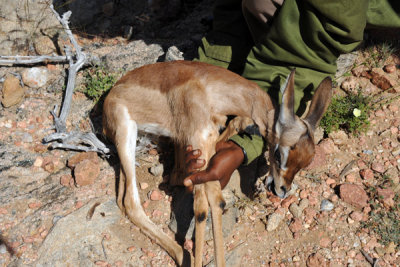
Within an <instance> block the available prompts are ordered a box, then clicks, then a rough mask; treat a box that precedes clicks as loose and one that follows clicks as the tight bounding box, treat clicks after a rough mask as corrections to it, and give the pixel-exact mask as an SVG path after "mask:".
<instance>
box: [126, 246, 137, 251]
mask: <svg viewBox="0 0 400 267" xmlns="http://www.w3.org/2000/svg"><path fill="white" fill-rule="evenodd" d="M126 250H127V251H129V252H132V251H135V250H136V247H135V246H130V247H128V248H127V249H126Z"/></svg>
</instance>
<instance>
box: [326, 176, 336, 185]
mask: <svg viewBox="0 0 400 267" xmlns="http://www.w3.org/2000/svg"><path fill="white" fill-rule="evenodd" d="M325 182H326V184H327V185H329V186H330V185H332V184H336V180H335V179H332V178H328V179H326V181H325Z"/></svg>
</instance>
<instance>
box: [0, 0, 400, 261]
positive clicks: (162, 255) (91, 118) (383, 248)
mask: <svg viewBox="0 0 400 267" xmlns="http://www.w3.org/2000/svg"><path fill="white" fill-rule="evenodd" d="M16 2H18V1H16ZM61 2H62V1H61ZM77 2H79V1H77ZM83 2H85V3H84V4H82V3H83ZM156 2H157V1H156ZM80 3H81V4H82V5H85V4H86V5H88V6H85V8H86V10H93V12H94V15H92V16H89V15H87V17H85V19H86V20H88V19H89V18H90V19H91V21H90V22H93V23H89V24H88V25H90V26H88V28H87V29H86V31H84V30H83V29H84V28H83V27H82V25H81V24H80V23H84V22H86V21H83V22H82V21H79V20H76V21H74V23H75V24H73V26H76V27H77V28H76V29H77V30H76V31H75V36H76V37H77V39H78V42H79V44H80V45H81V46H82V47H83V48H84V51H85V52H87V53H88V54H90V55H92V56H93V57H94V58H96V60H97V62H100V63H101V64H102V66H104V67H105V68H107V70H108V71H110V72H116V73H117V75H121V74H122V73H124V72H126V71H127V70H129V69H132V68H136V67H138V66H141V65H144V64H148V63H152V62H156V61H162V60H164V59H165V58H169V57H171V58H179V57H181V55H180V53H179V51H182V52H183V57H184V58H185V59H191V58H193V55H195V51H196V47H197V45H198V43H199V40H200V38H201V36H202V35H203V34H204V33H205V32H206V31H207V30H208V29H209V27H210V26H209V19H210V15H211V4H212V1H207V0H204V1H202V2H200V3H197V4H195V3H193V2H192V1H187V2H185V5H184V6H183V9H182V10H181V12H180V13H179V14H180V15H179V18H172V17H174V16H175V15H176V14H175V13H174V11H173V10H175V9H172V11H168V12H164V13H161V15H160V13H156V15H154V13H151V12H150V11H151V10H150V8H149V7H147V6H146V4H145V2H144V1H137V3H135V4H133V6H128V5H127V3H128V1H118V2H113V1H102V4H101V5H99V4H98V3H97V5H94V4H93V2H91V1H82V2H80ZM76 5H77V4H74V5H71V6H68V5H65V6H64V7H65V8H67V7H70V9H72V11H75V12H79V11H80V10H81V9H82V8H83V6H76ZM90 5H92V8H90V7H91V6H90ZM10 7H12V5H11V4H10ZM18 8H20V6H18V5H17V6H15V9H16V10H18ZM0 9H4V7H1V8H0ZM97 9H98V10H97ZM153 9H154V10H153V11H157V8H156V7H154V8H153ZM96 10H97V11H96ZM11 11H12V10H11ZM11 11H10V10H9V12H11ZM95 11H96V12H97V13H95ZM3 13H4V10H3ZM3 13H2V14H3ZM20 13H21V12H19V13H18V12H17V16H16V17H18V18H20V19H21V17H22V15H21V14H20ZM10 14H11V13H10ZM157 14H158V15H157ZM49 16H51V13H50V14H49ZM28 17H29V16H28ZM10 21H11V22H13V21H14V20H13V19H10ZM53 23H54V22H53ZM86 23H87V22H86ZM1 25H3V26H2V27H5V26H4V25H8V27H11V26H12V23H11V24H10V23H8V24H4V23H3V24H1V23H0V26H1ZM2 31H3V32H4V31H5V29H4V28H2ZM42 32H43V31H42ZM49 32H52V33H54V32H58V33H59V38H58V39H57V41H56V42H54V40H55V39H54V38H53V37H54V36H52V38H49V37H48V35H45V34H43V35H42V36H37V37H35V38H34V39H33V41H32V46H30V45H27V46H24V45H23V44H25V43H24V42H21V40H19V39H18V38H14V37H13V35H9V37H8V39H7V40H6V41H7V42H2V43H1V45H2V48H1V50H0V51H3V53H5V52H9V53H14V54H17V53H19V54H32V53H33V54H48V53H53V52H62V51H59V48H60V47H62V45H63V44H66V43H68V41H67V38H66V37H65V36H64V35H63V33H62V30H61V29H55V30H54V31H50V30H49ZM39 39H40V40H39ZM128 39H129V40H128ZM0 41H1V40H0ZM26 43H27V44H29V40H28V41H27V42H26ZM11 44H17V45H14V46H13V45H11ZM21 44H22V45H21ZM397 44H398V43H397ZM6 45H7V46H6ZM171 46H175V50H173V49H172V50H170V51H172V52H170V53H169V54H168V55H166V54H167V50H168V48H170V47H171ZM32 47H33V48H32ZM369 47H372V48H369ZM374 47H375V46H365V47H362V48H360V49H359V50H358V51H356V52H355V53H353V54H350V55H346V56H342V57H341V61H340V62H339V63H340V64H339V65H340V68H339V72H338V75H337V77H336V83H335V85H336V87H335V89H334V90H335V91H334V92H335V94H337V95H340V94H345V93H348V92H351V91H357V90H358V89H361V91H362V93H363V94H366V95H369V96H372V102H371V103H374V109H373V111H372V112H371V113H370V114H369V118H368V119H369V121H370V127H369V129H368V130H367V131H366V132H363V133H360V134H359V135H357V136H354V135H352V134H348V133H347V132H345V131H344V130H339V131H335V132H332V133H331V134H329V135H326V134H325V135H324V134H322V133H320V134H319V138H318V145H317V151H316V152H317V153H316V156H315V158H314V161H313V163H312V164H311V165H310V166H309V167H308V169H307V170H302V171H300V173H299V174H298V175H297V176H296V178H295V183H296V185H297V188H296V189H295V190H294V191H293V194H292V195H291V196H290V197H288V198H287V199H284V200H281V199H279V198H278V197H276V196H274V195H273V194H271V193H269V192H261V193H258V194H254V191H253V190H248V188H247V189H246V188H245V187H244V186H243V181H242V182H241V181H239V179H240V177H239V174H238V173H235V175H234V178H233V179H232V181H231V183H230V185H229V186H228V188H227V189H225V190H224V196H225V198H226V200H227V202H228V207H227V211H226V213H225V215H224V218H223V220H224V241H225V251H226V258H227V265H228V266H309V267H311V266H371V265H372V264H373V263H374V262H376V261H378V264H379V266H400V245H399V240H400V230H399V229H400V224H399V223H398V222H399V221H400V220H399V219H400V207H399V202H400V199H399V194H400V185H399V173H400V133H399V130H400V128H399V126H400V111H399V106H400V98H399V96H400V87H399V77H400V76H399V75H400V69H399V64H400V60H399V49H400V46H395V47H393V48H394V49H391V50H390V51H389V52H387V51H386V50H385V51H386V52H385V51H382V49H376V48H374ZM32 49H33V50H34V51H33V50H32ZM4 51H5V52H4ZM174 51H175V52H174ZM177 51H178V52H177ZM382 53H386V54H387V55H383V54H382ZM32 67H33V66H28V67H26V66H17V67H16V66H1V68H0V77H2V78H4V79H2V83H1V87H2V90H1V96H2V99H1V101H2V106H1V107H0V238H1V240H0V264H1V265H3V266H93V265H97V266H175V264H174V261H173V260H172V259H171V258H170V257H169V256H168V254H167V253H166V252H165V251H163V250H162V249H161V248H160V247H159V246H158V245H156V244H154V242H152V241H151V240H150V239H148V238H147V237H146V236H144V235H143V234H142V233H141V232H140V230H139V229H138V228H137V227H136V226H134V225H132V223H130V222H129V220H127V219H126V218H125V217H124V215H123V214H122V213H121V212H120V211H119V209H118V207H117V206H116V203H115V196H116V180H117V179H118V176H119V163H118V159H117V157H116V156H115V155H111V156H110V157H108V158H107V157H103V156H99V155H97V154H96V153H80V152H75V151H64V150H49V149H48V145H47V144H43V143H42V140H43V138H44V137H45V136H47V135H49V134H50V133H52V132H53V131H54V130H53V129H52V126H53V117H52V116H51V114H50V111H51V110H53V107H54V105H55V104H58V105H59V106H60V105H61V101H62V89H63V88H64V87H63V86H64V83H65V77H66V73H67V72H66V68H67V67H68V66H64V65H58V64H50V63H49V64H42V65H37V66H35V67H38V68H37V69H35V68H32ZM88 68H91V67H90V66H89V67H86V70H88ZM12 72H14V73H19V74H20V76H22V80H23V82H24V86H21V84H20V81H19V80H18V79H17V78H15V76H14V75H13V74H12ZM35 72H36V73H39V75H34V77H33V78H31V76H32V73H35ZM83 73H85V70H83V71H81V72H80V73H79V75H78V80H77V88H78V90H76V92H75V93H74V95H73V102H72V107H71V113H70V115H69V117H68V121H67V127H68V130H69V131H72V130H77V131H82V132H88V131H91V130H92V125H91V122H92V123H93V130H94V131H95V132H96V133H99V132H100V128H99V127H100V125H99V116H100V111H99V108H98V106H99V105H96V104H95V103H94V102H93V101H92V100H90V99H88V97H87V96H86V95H85V94H84V93H83V90H84V89H83V88H84V87H85V78H84V74H83ZM17 76H18V75H17ZM170 148H171V147H170V146H169V145H168V144H165V146H160V147H159V148H157V149H150V150H149V151H148V152H146V153H144V154H142V155H141V157H140V158H139V163H140V167H138V168H137V173H138V180H139V188H140V195H141V200H142V202H143V207H144V208H145V211H146V213H147V214H148V215H149V216H150V217H151V219H152V220H153V221H154V222H156V223H157V224H158V225H159V226H160V227H161V228H163V230H164V231H165V232H167V233H169V234H170V235H171V236H174V232H173V231H176V228H177V226H176V222H174V220H173V219H171V214H172V215H173V216H172V217H178V221H179V220H181V219H182V218H180V215H181V213H182V212H176V213H175V211H177V210H178V211H182V210H183V208H182V207H183V206H189V207H190V206H191V204H190V201H186V200H190V198H187V196H182V192H181V190H180V189H176V188H171V187H169V186H168V185H167V184H166V183H165V181H166V180H167V178H168V176H167V173H168V171H169V170H170V165H171V162H170V161H171V160H170V158H171V155H173V154H172V152H171V149H170ZM160 162H162V163H163V164H161V163H160ZM261 164H262V163H260V164H258V163H255V164H254V166H251V167H249V168H243V169H241V170H240V175H241V176H242V177H243V176H250V177H254V176H256V174H255V172H256V171H255V169H256V167H257V165H258V166H260V165H261ZM163 170H165V171H164V173H163ZM258 182H260V181H258ZM182 199H183V200H182ZM182 203H189V204H188V205H183V204H182ZM182 205H183V206H182ZM185 214H190V211H185ZM186 219H187V218H186ZM171 221H172V222H171ZM187 223H189V221H188V222H187ZM171 229H172V230H171ZM191 233H192V232H191V229H189V231H188V233H187V234H186V236H185V233H183V236H185V237H183V238H185V239H184V240H183V245H184V246H185V248H186V249H188V250H189V251H191V250H192V248H193V241H192V238H191ZM207 237H208V238H207V239H208V241H207V242H206V245H205V246H206V247H205V254H204V262H205V263H206V264H207V266H214V265H213V244H212V240H210V239H211V235H210V233H208V234H207ZM371 262H372V263H371Z"/></svg>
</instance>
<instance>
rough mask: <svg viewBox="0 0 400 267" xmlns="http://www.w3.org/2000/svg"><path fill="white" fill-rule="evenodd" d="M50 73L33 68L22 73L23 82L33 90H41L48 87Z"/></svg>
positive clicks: (42, 69) (43, 69) (44, 69)
mask: <svg viewBox="0 0 400 267" xmlns="http://www.w3.org/2000/svg"><path fill="white" fill-rule="evenodd" d="M48 79H49V71H48V70H47V69H46V68H39V67H33V68H30V69H26V70H24V71H23V72H22V81H23V82H24V84H26V85H27V86H29V87H31V88H40V87H43V86H45V85H46V83H47V81H48Z"/></svg>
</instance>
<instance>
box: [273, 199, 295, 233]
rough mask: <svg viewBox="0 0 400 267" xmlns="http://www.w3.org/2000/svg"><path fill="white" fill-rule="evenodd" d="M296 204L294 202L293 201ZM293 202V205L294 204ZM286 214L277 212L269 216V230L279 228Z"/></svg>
mask: <svg viewBox="0 0 400 267" xmlns="http://www.w3.org/2000/svg"><path fill="white" fill-rule="evenodd" d="M293 204H294V203H293ZM293 204H292V205H293ZM284 217H285V216H284V215H283V214H281V213H278V212H275V213H272V214H271V215H270V216H269V217H268V223H267V231H268V232H271V231H274V230H275V229H276V228H278V226H279V224H280V223H281V221H282V220H283V218H284Z"/></svg>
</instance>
